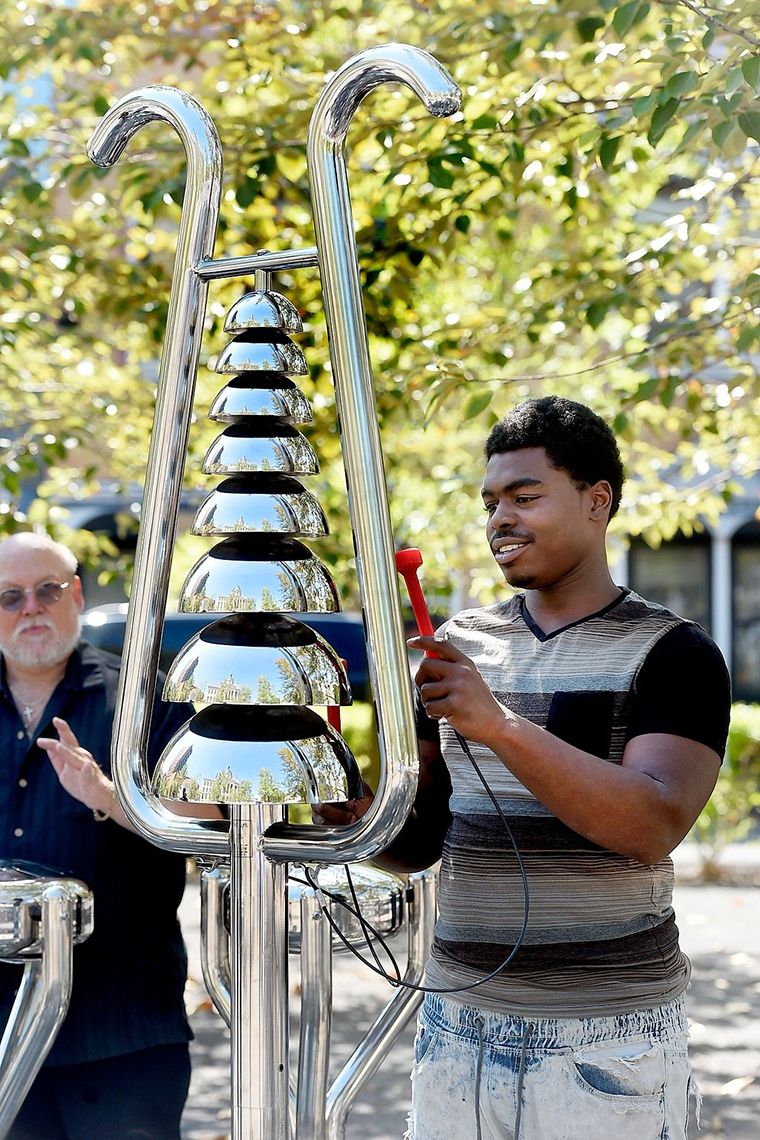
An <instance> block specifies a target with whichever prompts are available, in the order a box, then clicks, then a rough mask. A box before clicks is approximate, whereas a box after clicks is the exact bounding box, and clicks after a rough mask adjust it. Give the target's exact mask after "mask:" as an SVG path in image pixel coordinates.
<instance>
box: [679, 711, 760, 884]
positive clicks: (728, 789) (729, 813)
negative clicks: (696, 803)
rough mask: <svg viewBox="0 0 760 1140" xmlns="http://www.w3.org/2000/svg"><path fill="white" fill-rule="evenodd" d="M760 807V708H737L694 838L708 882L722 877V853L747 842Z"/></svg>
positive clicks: (733, 714) (694, 829) (732, 714)
mask: <svg viewBox="0 0 760 1140" xmlns="http://www.w3.org/2000/svg"><path fill="white" fill-rule="evenodd" d="M758 807H760V705H744V704H735V705H734V706H733V709H732V712H731V727H730V730H729V734H728V744H727V746H726V758H725V760H724V762H723V768H722V769H721V772H720V775H719V776H718V783H717V785H716V787H715V791H714V792H713V794H712V796H711V797H710V800H709V802H708V804H707V807H706V808H705V809H704V811H703V812H702V814H701V815H700V817H699V819H698V820H697V822H696V823H695V825H694V828H693V831H692V836H693V838H694V839H695V840H696V842H697V844H698V845H699V848H700V850H701V853H702V871H703V874H704V876H705V877H707V878H719V877H720V853H721V851H722V850H723V848H724V847H725V846H726V844H728V843H735V842H737V841H738V840H740V839H744V838H746V836H747V834H748V833H749V831H750V829H751V827H752V825H753V823H754V822H755V813H756V811H757V808H758Z"/></svg>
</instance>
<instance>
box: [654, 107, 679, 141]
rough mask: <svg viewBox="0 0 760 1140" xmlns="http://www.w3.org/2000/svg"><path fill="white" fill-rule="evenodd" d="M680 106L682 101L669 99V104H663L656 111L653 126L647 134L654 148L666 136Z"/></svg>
mask: <svg viewBox="0 0 760 1140" xmlns="http://www.w3.org/2000/svg"><path fill="white" fill-rule="evenodd" d="M680 105H681V103H680V100H678V99H668V101H667V103H663V104H662V106H661V107H657V109H656V110H655V112H654V114H653V115H652V125H651V126H650V128H649V130H648V132H647V139H648V141H649V142H650V143H651V144H652V145H653V146H654V145H655V143H658V142H659V141H660V139H661V138H662V136H663V135H664V134H665V131H666V130H667V129H668V127H669V125H670V122H671V119H672V118H673V116H674V115H675V113H676V111H677V110H678V108H679V107H680Z"/></svg>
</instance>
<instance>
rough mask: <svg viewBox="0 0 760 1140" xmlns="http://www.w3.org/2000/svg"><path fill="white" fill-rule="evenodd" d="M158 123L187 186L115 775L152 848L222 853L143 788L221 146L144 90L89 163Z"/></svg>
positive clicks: (189, 111) (209, 835)
mask: <svg viewBox="0 0 760 1140" xmlns="http://www.w3.org/2000/svg"><path fill="white" fill-rule="evenodd" d="M155 120H160V121H162V122H165V123H169V124H170V125H171V126H172V127H174V129H175V131H176V132H177V134H178V135H179V136H180V138H181V140H182V143H183V145H184V148H185V153H186V157H187V184H186V189H185V205H184V207H183V210H182V217H181V219H180V226H179V234H178V238H177V253H176V258H175V265H174V274H173V277H172V288H171V294H170V297H169V312H168V316H167V322H166V339H165V341H164V349H163V353H162V355H161V368H160V373H159V381H158V397H157V401H156V412H155V417H154V423H153V434H152V436H151V441H150V450H149V453H148V466H147V473H146V478H145V492H144V496H143V512H142V523H141V526H140V533H139V537H138V542H137V551H136V554H135V569H134V582H135V583H143V588H141V589H135V590H133V593H132V598H131V600H130V605H129V614H128V617H127V627H126V631H125V635H124V653H123V658H122V669H121V680H120V684H119V695H118V699H117V713H116V718H115V721H114V735H113V746H112V753H111V754H112V768H113V776H114V783H115V785H116V790H117V793H118V796H119V802H120V803H121V806H122V807H123V809H124V812H125V813H126V815H127V818H128V819H129V821H130V823H131V824H132V825H133V826H134V828H135V829H136V830H137V831H138V832H139V833H140V834H141V835H143V836H144V837H145V838H146V839H148V840H149V841H150V842H151V843H154V844H155V845H156V846H157V847H163V848H164V849H165V850H168V851H180V852H187V853H190V854H206V855H226V854H227V852H228V851H229V839H228V836H227V824H226V822H224V821H221V820H220V821H216V820H204V821H200V820H189V819H187V818H183V817H181V816H176V815H173V814H172V813H171V812H169V811H167V810H166V808H164V807H163V806H162V804H161V803H160V801H159V800H158V798H157V797H156V796H154V795H152V794H151V793H150V792H149V791H148V790H147V789H148V787H149V777H148V771H147V762H146V756H147V746H148V733H149V729H150V716H151V708H152V703H153V697H154V694H155V687H156V672H157V669H158V658H159V653H160V648H161V631H162V625H163V613H164V610H165V608H166V595H167V590H168V583H169V571H170V569H171V553H172V547H173V545H174V537H175V531H176V521H177V514H178V509H179V495H180V490H181V484H182V471H183V466H184V460H185V452H186V449H187V435H188V428H189V424H190V415H191V412H192V405H193V391H194V388H195V374H196V368H197V364H198V356H199V353H200V346H201V337H202V334H203V318H204V314H205V307H206V294H207V292H208V285H207V283H206V282H205V281H204V280H202V279H201V278H200V277H199V276H198V275H197V274H196V273H195V270H194V267H195V266H196V265H197V264H198V263H199V262H201V261H204V260H208V259H210V257H211V255H212V253H213V248H214V236H215V234H216V227H217V222H218V218H219V203H220V199H221V184H222V148H221V144H220V142H219V137H218V135H217V133H216V128H215V127H214V124H213V122H212V121H211V119H210V118H209V116H208V115H207V114H206V112H205V111H204V110H203V108H202V107H201V105H200V104H199V103H198V102H197V101H196V100H195V99H193V98H192V97H191V96H190V95H186V94H184V93H183V92H181V91H177V90H175V89H174V88H172V87H143V88H141V89H140V90H138V91H134V92H132V93H131V94H130V95H126V96H125V97H124V98H123V99H121V100H120V101H119V102H118V103H116V104H115V105H114V106H113V107H112V108H111V109H110V110H109V111H108V112H107V113H106V115H105V116H104V117H103V119H102V120H101V122H100V124H99V125H98V127H97V128H96V130H95V132H94V134H93V136H92V138H91V139H90V142H89V145H88V148H87V151H88V154H89V156H90V158H91V159H92V161H93V162H94V163H96V164H97V165H99V166H112V165H113V164H114V163H115V162H116V161H117V160H118V159H119V157H120V156H121V154H122V153H123V151H124V149H125V147H126V146H127V143H128V142H129V141H130V139H131V138H132V137H133V135H135V134H136V133H137V131H139V130H140V128H141V127H143V126H145V124H146V123H150V122H153V121H155Z"/></svg>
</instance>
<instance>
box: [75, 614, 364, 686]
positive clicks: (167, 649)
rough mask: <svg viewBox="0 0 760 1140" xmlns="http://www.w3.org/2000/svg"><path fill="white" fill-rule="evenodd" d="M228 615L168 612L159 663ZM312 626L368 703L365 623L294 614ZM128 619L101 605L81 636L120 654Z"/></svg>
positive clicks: (165, 664) (164, 665) (87, 617)
mask: <svg viewBox="0 0 760 1140" xmlns="http://www.w3.org/2000/svg"><path fill="white" fill-rule="evenodd" d="M224 616H228V615H224V614H179V613H167V614H166V615H165V617H164V631H163V637H162V640H161V657H160V660H159V664H160V667H161V669H162V670H163V672H164V673H165V672H166V671H167V669H168V668H169V666H170V665H171V663H172V661H173V660H174V658H175V657H176V655H177V654H178V653H179V651H180V649H182V647H183V646H184V645H186V644H187V642H188V641H189V640H190V638H191V637H193V636H194V635H195V634H196V633H198V632H199V630H201V629H204V628H205V627H206V626H207V625H210V624H211V622H212V621H218V620H219V619H220V618H222V617H224ZM293 616H294V617H296V616H297V617H298V620H299V621H301V620H303V621H304V624H306V625H308V626H311V628H312V629H315V630H316V631H317V633H319V634H321V635H322V637H324V639H325V641H327V642H328V643H329V644H330V645H331V646H332V648H333V649H334V650H335V652H336V653H337V654H338V656H339V657H342V658H343V659H344V660H345V661H346V663H347V669H348V679H349V682H350V684H351V690H352V692H353V695H354V699H355V700H367V698H368V693H369V679H368V676H367V646H366V641H365V637H364V622H363V621H362V618H361V616H360V615H359V614H347V613H338V614H305V615H301V614H298V615H293ZM126 620H127V607H126V604H118V605H107V606H99V607H96V608H94V609H91V610H87V611H86V612H85V613H84V614H83V615H82V636H83V637H84V638H85V640H86V641H89V642H90V643H91V644H92V645H97V646H98V648H100V649H104V650H106V651H107V652H109V653H116V654H121V650H122V645H123V643H124V630H125V627H126Z"/></svg>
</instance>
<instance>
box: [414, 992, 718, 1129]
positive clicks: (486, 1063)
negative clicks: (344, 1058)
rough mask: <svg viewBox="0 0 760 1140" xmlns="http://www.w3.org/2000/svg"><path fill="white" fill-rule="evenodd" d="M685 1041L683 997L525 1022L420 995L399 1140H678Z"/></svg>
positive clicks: (685, 1080) (684, 1107)
mask: <svg viewBox="0 0 760 1140" xmlns="http://www.w3.org/2000/svg"><path fill="white" fill-rule="evenodd" d="M686 1038H687V1021H686V1015H685V1013H684V1004H683V997H679V998H677V999H676V1000H674V1001H671V1002H668V1003H666V1004H665V1005H662V1006H657V1007H656V1008H654V1009H645V1010H638V1011H636V1012H634V1013H627V1014H617V1015H614V1016H611V1017H584V1018H528V1019H524V1018H521V1017H511V1016H508V1015H501V1014H496V1013H489V1012H488V1011H485V1010H483V1011H481V1010H478V1009H473V1008H471V1007H468V1006H460V1005H459V1004H454V1003H453V1002H451V1001H448V1000H447V999H446V998H442V997H440V996H438V995H434V994H428V995H426V997H425V1001H424V1004H423V1007H422V1010H421V1012H420V1016H419V1020H418V1026H417V1037H416V1040H415V1065H414V1069H413V1071H412V1111H411V1113H410V1115H409V1129H408V1131H407V1133H406V1138H405V1140H685V1138H686V1129H687V1120H688V1104H689V1093H690V1087H691V1085H692V1077H691V1066H690V1064H689V1058H688V1055H687V1050H686ZM695 1091H696V1090H695Z"/></svg>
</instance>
